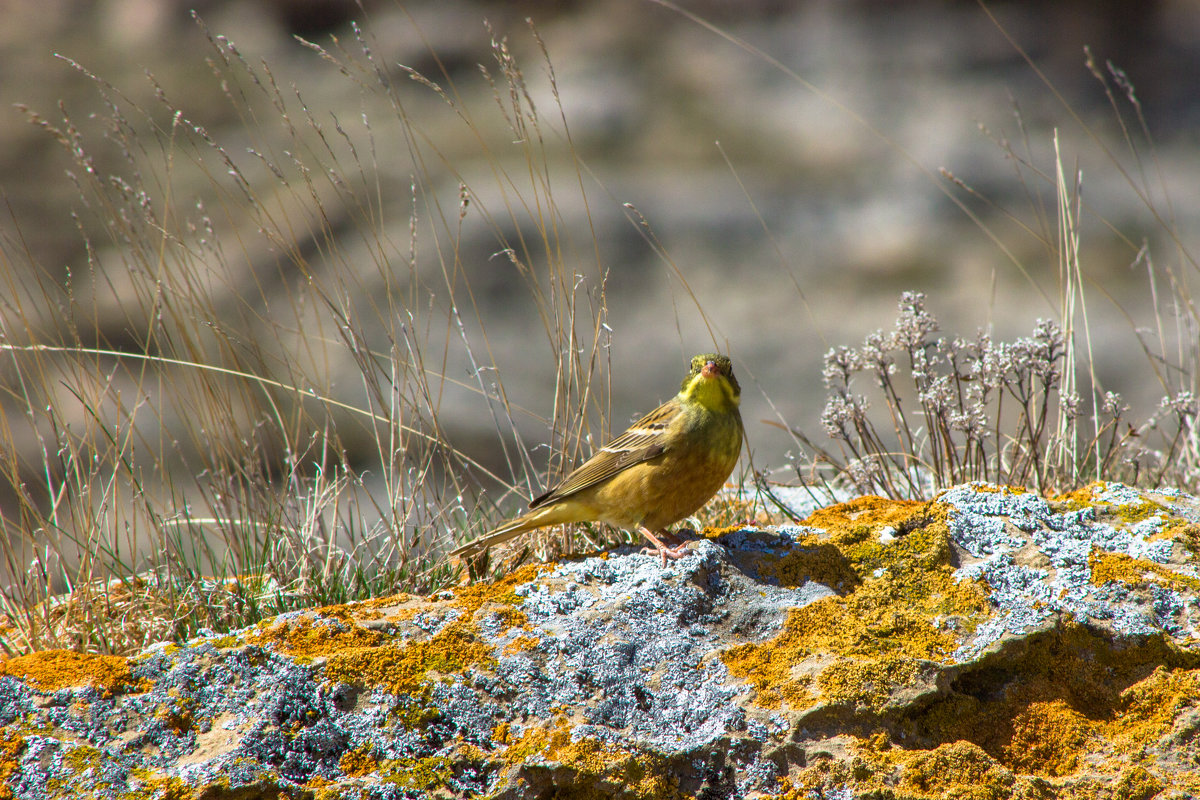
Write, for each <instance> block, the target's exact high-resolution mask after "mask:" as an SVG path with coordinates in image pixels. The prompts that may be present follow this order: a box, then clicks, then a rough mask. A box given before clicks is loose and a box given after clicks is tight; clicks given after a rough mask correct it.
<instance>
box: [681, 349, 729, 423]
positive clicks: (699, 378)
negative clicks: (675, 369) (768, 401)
mask: <svg viewBox="0 0 1200 800" xmlns="http://www.w3.org/2000/svg"><path fill="white" fill-rule="evenodd" d="M679 393H680V394H681V395H682V396H683V398H684V400H687V401H689V402H693V403H699V404H700V405H702V406H704V407H705V408H707V409H709V410H710V411H728V410H730V409H733V408H737V406H738V403H739V402H740V401H741V399H742V387H741V386H739V385H738V382H737V378H735V377H733V362H732V361H730V360H729V357H728V356H723V355H721V354H719V353H703V354H701V355H698V356H696V357H694V358H693V359H692V364H691V369H690V371H689V372H688V374H687V376H686V377H685V378H684V379H683V385H682V386H680V388H679Z"/></svg>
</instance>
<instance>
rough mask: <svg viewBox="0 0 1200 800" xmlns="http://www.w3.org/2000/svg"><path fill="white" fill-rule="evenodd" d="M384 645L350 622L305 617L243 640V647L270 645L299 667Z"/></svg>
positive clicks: (265, 628)
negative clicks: (345, 653) (297, 662)
mask: <svg viewBox="0 0 1200 800" xmlns="http://www.w3.org/2000/svg"><path fill="white" fill-rule="evenodd" d="M384 641H385V637H384V635H383V634H382V633H380V632H379V631H375V630H371V629H369V628H364V627H362V626H361V625H356V624H355V623H353V622H347V621H343V620H340V619H336V618H327V617H314V616H308V615H305V616H303V617H300V618H299V619H294V620H289V621H286V622H280V621H277V622H275V624H273V625H265V626H262V627H261V628H260V629H259V630H258V631H257V632H256V633H254V634H251V635H249V636H247V637H246V639H245V643H246V644H258V645H272V646H274V648H275V649H277V650H279V651H280V652H282V653H286V654H287V655H290V656H292V657H293V658H295V659H296V660H297V661H299V662H301V663H305V662H308V661H311V660H312V659H314V658H322V657H326V656H330V655H333V654H335V653H339V652H342V651H345V650H355V649H365V648H371V647H377V646H379V645H381V644H382V643H383V642H384Z"/></svg>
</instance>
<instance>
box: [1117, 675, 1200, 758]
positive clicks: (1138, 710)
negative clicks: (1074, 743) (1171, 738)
mask: <svg viewBox="0 0 1200 800" xmlns="http://www.w3.org/2000/svg"><path fill="white" fill-rule="evenodd" d="M1198 706H1200V670H1197V669H1168V668H1166V667H1163V666H1159V667H1156V668H1155V670H1154V671H1153V672H1152V673H1150V675H1149V676H1148V677H1147V678H1145V679H1144V680H1142V681H1139V682H1137V683H1135V684H1133V685H1132V686H1130V687H1129V688H1128V689H1126V690H1125V691H1123V692H1122V693H1121V695H1120V698H1119V701H1118V705H1117V710H1116V714H1115V716H1114V717H1113V718H1112V720H1111V721H1110V722H1109V723H1108V724H1106V725H1105V726H1104V729H1103V732H1104V736H1105V738H1107V739H1108V740H1110V741H1112V742H1115V743H1118V744H1119V745H1120V746H1121V749H1125V750H1132V749H1134V748H1137V747H1141V746H1144V745H1148V744H1150V743H1152V742H1154V741H1157V740H1158V739H1159V738H1161V737H1163V736H1165V735H1166V734H1167V733H1169V732H1170V731H1171V728H1172V727H1173V726H1174V724H1175V720H1177V719H1179V717H1180V716H1181V715H1183V714H1184V713H1185V712H1188V711H1191V710H1194V709H1196V708H1197V707H1198Z"/></svg>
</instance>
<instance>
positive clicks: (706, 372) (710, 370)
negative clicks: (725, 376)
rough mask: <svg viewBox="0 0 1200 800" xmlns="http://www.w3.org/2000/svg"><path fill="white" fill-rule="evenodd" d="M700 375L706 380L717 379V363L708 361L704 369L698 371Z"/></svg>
mask: <svg viewBox="0 0 1200 800" xmlns="http://www.w3.org/2000/svg"><path fill="white" fill-rule="evenodd" d="M700 374H701V375H703V376H704V377H706V378H715V377H717V374H718V371H717V362H715V361H709V362H708V363H707V364H705V365H704V369H702V370H700Z"/></svg>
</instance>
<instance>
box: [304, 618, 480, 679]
mask: <svg viewBox="0 0 1200 800" xmlns="http://www.w3.org/2000/svg"><path fill="white" fill-rule="evenodd" d="M494 663H495V658H494V657H493V655H492V648H491V646H490V645H488V644H486V643H485V642H483V641H482V640H481V639H480V638H479V636H478V634H477V633H476V630H475V627H474V625H472V624H468V623H463V622H454V623H451V624H449V625H447V626H446V627H444V628H442V629H441V630H440V631H438V632H437V634H436V635H434V636H433V637H432V638H430V639H428V640H426V641H415V642H407V643H405V644H386V645H381V646H378V647H360V648H347V649H344V650H342V651H340V652H336V653H333V654H331V655H330V656H329V660H328V661H327V662H326V664H325V675H326V677H328V678H330V679H331V680H335V681H341V682H343V683H355V684H366V685H368V686H381V687H383V688H385V689H387V691H389V692H392V693H393V694H400V693H401V692H407V693H409V694H422V693H423V689H424V687H425V684H426V683H427V682H428V680H429V679H430V678H431V677H435V676H445V675H454V674H461V673H463V672H464V671H465V670H466V669H467V667H470V666H476V665H478V666H483V667H490V666H492V665H493V664H494Z"/></svg>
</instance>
